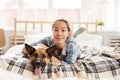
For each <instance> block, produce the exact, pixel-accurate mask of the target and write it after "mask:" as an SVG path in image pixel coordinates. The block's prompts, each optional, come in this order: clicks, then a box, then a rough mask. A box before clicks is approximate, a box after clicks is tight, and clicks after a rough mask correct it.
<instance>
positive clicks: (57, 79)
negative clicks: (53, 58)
mask: <svg viewBox="0 0 120 80" xmlns="http://www.w3.org/2000/svg"><path fill="white" fill-rule="evenodd" d="M14 23H15V28H14V37H13V38H14V39H13V44H14V45H12V47H11V48H10V49H9V50H8V51H7V52H6V53H5V54H4V55H1V56H0V79H2V80H16V79H17V80H68V79H70V80H119V79H120V51H119V50H116V49H114V48H111V47H107V46H102V40H103V38H102V37H101V36H99V35H97V34H96V33H97V27H96V22H71V26H72V28H74V26H78V25H79V26H81V25H82V24H84V25H85V26H86V27H85V29H86V31H85V32H83V33H80V34H78V35H77V37H76V40H77V41H78V43H79V47H80V50H81V51H82V54H81V55H82V57H81V59H80V60H78V61H76V62H75V63H74V64H71V65H69V64H67V65H61V66H59V67H56V66H55V65H54V64H52V63H49V64H48V65H47V66H45V67H44V68H43V69H42V70H40V72H41V73H40V75H34V74H33V73H32V69H33V68H32V66H31V64H30V62H29V60H28V59H26V58H23V55H22V53H21V51H22V49H23V47H24V43H22V44H19V42H20V41H18V40H19V39H17V38H18V36H21V35H18V34H19V33H17V32H18V31H17V28H18V27H17V24H18V23H25V30H24V31H23V32H24V33H23V32H22V33H23V35H22V36H23V39H22V40H24V42H25V43H28V44H31V43H32V42H35V41H36V40H38V37H39V38H40V39H41V38H43V37H45V36H47V35H49V34H46V33H44V32H42V31H43V30H42V29H43V26H40V27H41V28H40V31H41V32H36V30H33V31H28V30H27V29H28V28H27V25H28V24H27V23H33V24H34V25H33V29H35V27H34V26H35V23H37V24H38V23H41V21H23V20H22V21H21V20H16V19H15V22H14ZM43 23H47V21H46V22H45V21H44V22H42V25H43ZM49 23H50V24H51V22H49ZM78 23H79V24H78ZM91 23H92V24H94V25H95V29H94V31H93V32H92V33H94V34H90V33H88V28H89V27H88V25H89V24H91ZM90 27H91V26H90ZM76 31H77V30H76ZM20 34H21V33H20ZM33 37H34V38H33ZM93 44H94V45H93Z"/></svg>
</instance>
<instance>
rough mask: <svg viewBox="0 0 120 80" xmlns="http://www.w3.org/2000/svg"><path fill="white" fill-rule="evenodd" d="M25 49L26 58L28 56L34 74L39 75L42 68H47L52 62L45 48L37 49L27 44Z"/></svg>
mask: <svg viewBox="0 0 120 80" xmlns="http://www.w3.org/2000/svg"><path fill="white" fill-rule="evenodd" d="M25 49H26V52H27V53H26V55H25V56H27V57H28V59H29V60H30V62H31V64H32V66H33V71H34V73H36V74H37V72H38V69H39V68H40V67H45V66H46V65H47V64H48V63H49V62H50V59H49V56H48V53H47V52H46V50H47V49H46V48H43V47H41V46H39V47H38V48H35V47H33V46H30V45H28V44H25Z"/></svg>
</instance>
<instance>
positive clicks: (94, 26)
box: [11, 18, 98, 45]
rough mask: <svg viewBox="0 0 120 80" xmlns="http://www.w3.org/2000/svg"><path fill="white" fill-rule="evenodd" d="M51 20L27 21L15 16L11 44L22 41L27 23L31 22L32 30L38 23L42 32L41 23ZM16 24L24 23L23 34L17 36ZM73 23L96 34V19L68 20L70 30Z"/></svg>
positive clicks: (50, 22) (47, 22)
mask: <svg viewBox="0 0 120 80" xmlns="http://www.w3.org/2000/svg"><path fill="white" fill-rule="evenodd" d="M52 23H53V22H52V21H30V20H29V21H27V20H25V21H24V20H17V19H16V18H15V19H14V33H13V36H12V42H11V43H12V45H17V44H22V43H24V35H26V34H27V32H28V28H29V26H28V24H32V27H33V30H34V29H35V28H36V24H40V32H43V27H44V26H43V25H44V24H51V25H52ZM18 24H24V31H23V33H24V35H21V36H18V35H17V33H18V31H17V25H18ZM75 25H78V26H79V27H81V26H82V25H84V28H85V30H86V32H87V33H94V34H96V33H97V32H98V26H97V21H95V22H70V26H71V28H72V30H73V29H74V28H75ZM90 25H93V26H92V27H93V28H94V30H92V32H91V31H90V30H89V29H91V26H90Z"/></svg>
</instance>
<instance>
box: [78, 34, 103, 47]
mask: <svg viewBox="0 0 120 80" xmlns="http://www.w3.org/2000/svg"><path fill="white" fill-rule="evenodd" d="M76 40H77V42H78V43H79V45H80V46H81V45H99V46H100V45H102V42H103V38H102V36H100V35H96V34H89V33H85V32H84V33H82V34H79V35H78V36H77V37H76Z"/></svg>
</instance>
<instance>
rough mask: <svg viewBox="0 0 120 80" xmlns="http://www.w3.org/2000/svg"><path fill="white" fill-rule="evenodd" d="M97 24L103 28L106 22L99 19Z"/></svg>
mask: <svg viewBox="0 0 120 80" xmlns="http://www.w3.org/2000/svg"><path fill="white" fill-rule="evenodd" d="M97 25H98V26H100V27H101V30H102V26H104V22H103V21H98V22H97Z"/></svg>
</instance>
